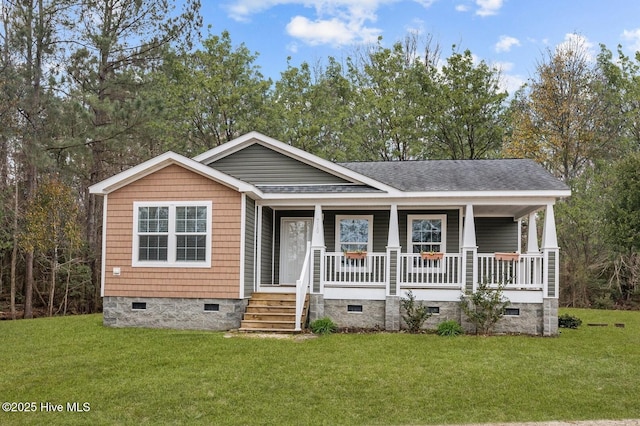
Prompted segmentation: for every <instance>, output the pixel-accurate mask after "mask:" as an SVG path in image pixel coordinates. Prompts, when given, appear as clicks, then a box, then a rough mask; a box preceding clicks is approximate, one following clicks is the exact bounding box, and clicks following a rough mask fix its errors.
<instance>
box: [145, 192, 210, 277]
mask: <svg viewBox="0 0 640 426" xmlns="http://www.w3.org/2000/svg"><path fill="white" fill-rule="evenodd" d="M210 218H211V202H210V201H198V202H162V203H159V202H158V203H134V225H133V226H134V230H135V232H134V234H135V235H134V238H133V266H175V267H180V266H187V267H188V266H195V267H204V266H210V265H211V248H210V241H211V225H210V224H211V220H210Z"/></svg>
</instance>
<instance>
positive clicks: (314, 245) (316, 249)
mask: <svg viewBox="0 0 640 426" xmlns="http://www.w3.org/2000/svg"><path fill="white" fill-rule="evenodd" d="M325 250H326V247H325V245H324V224H323V221H322V206H321V205H319V204H316V206H315V209H314V212H313V231H312V233H311V271H310V274H311V288H310V289H309V290H310V293H311V294H310V295H309V321H310V322H312V321H315V320H317V319H319V318H322V317H324V286H323V285H322V282H323V280H324V265H323V262H324V253H325Z"/></svg>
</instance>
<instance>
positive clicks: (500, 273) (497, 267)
mask: <svg viewBox="0 0 640 426" xmlns="http://www.w3.org/2000/svg"><path fill="white" fill-rule="evenodd" d="M478 280H479V281H480V282H486V283H488V284H490V285H498V284H502V285H504V286H505V288H525V289H528V288H530V289H540V288H542V254H541V253H533V254H521V255H520V256H519V258H518V259H514V260H498V259H496V256H495V255H494V254H478Z"/></svg>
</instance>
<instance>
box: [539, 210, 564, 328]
mask: <svg viewBox="0 0 640 426" xmlns="http://www.w3.org/2000/svg"><path fill="white" fill-rule="evenodd" d="M542 255H543V269H542V281H543V292H544V293H543V311H544V312H543V326H542V333H543V335H545V336H555V335H557V334H558V295H559V292H560V288H559V284H560V282H559V275H560V259H559V256H560V248H559V247H558V237H557V234H556V220H555V215H554V213H553V204H547V209H546V211H545V215H544V230H543V232H542Z"/></svg>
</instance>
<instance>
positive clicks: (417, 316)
mask: <svg viewBox="0 0 640 426" xmlns="http://www.w3.org/2000/svg"><path fill="white" fill-rule="evenodd" d="M400 306H402V309H404V312H405V314H404V315H402V319H403V320H404V322H405V323H406V324H407V328H408V329H409V332H411V333H417V332H419V331H420V329H421V328H422V325H423V324H424V322H425V321H426V320H427V319H428V318H429V317H430V316H431V314H430V313H429V308H427V307H426V306H424V305H423V304H422V303H418V302H416V297H415V296H414V295H413V293H412V292H411V290H409V291H408V292H407V297H402V298H400Z"/></svg>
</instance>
